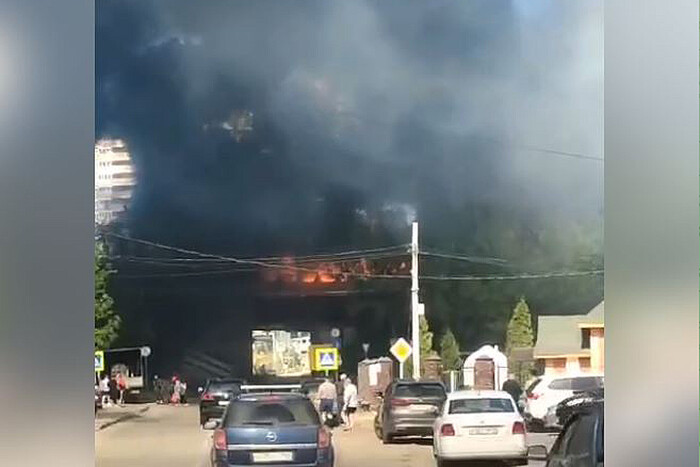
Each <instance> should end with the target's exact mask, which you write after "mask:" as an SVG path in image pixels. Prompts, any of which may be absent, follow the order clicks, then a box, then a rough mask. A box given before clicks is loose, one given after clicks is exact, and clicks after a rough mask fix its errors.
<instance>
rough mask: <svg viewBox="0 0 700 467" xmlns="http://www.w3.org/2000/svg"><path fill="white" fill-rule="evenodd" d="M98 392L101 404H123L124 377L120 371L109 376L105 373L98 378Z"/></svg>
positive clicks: (125, 385)
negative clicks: (100, 396)
mask: <svg viewBox="0 0 700 467" xmlns="http://www.w3.org/2000/svg"><path fill="white" fill-rule="evenodd" d="M99 387H100V394H101V395H102V406H103V407H109V406H111V405H114V404H117V405H124V394H125V393H126V388H127V382H126V377H125V376H124V375H123V374H121V373H115V374H113V375H112V377H111V378H110V376H109V375H108V374H105V375H104V376H103V377H102V379H101V380H100V384H99Z"/></svg>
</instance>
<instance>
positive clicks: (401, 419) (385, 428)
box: [374, 380, 447, 443]
mask: <svg viewBox="0 0 700 467" xmlns="http://www.w3.org/2000/svg"><path fill="white" fill-rule="evenodd" d="M446 399H447V390H446V388H445V386H444V385H443V384H442V383H440V382H436V381H411V380H408V381H404V380H399V381H394V382H393V383H391V384H390V385H389V386H388V387H387V389H386V391H385V393H384V394H382V404H381V406H380V407H379V410H378V411H377V416H376V417H375V420H374V429H375V432H376V434H377V436H378V437H380V438H381V440H382V442H384V443H390V442H391V441H392V440H393V439H394V438H395V437H397V436H432V434H433V423H434V422H435V419H436V418H437V417H438V415H439V414H440V409H441V408H442V405H443V404H444V402H445V400H446Z"/></svg>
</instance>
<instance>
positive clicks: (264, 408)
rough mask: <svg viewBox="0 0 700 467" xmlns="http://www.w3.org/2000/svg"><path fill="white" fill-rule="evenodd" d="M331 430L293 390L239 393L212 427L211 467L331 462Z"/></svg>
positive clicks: (320, 466)
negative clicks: (219, 420)
mask: <svg viewBox="0 0 700 467" xmlns="http://www.w3.org/2000/svg"><path fill="white" fill-rule="evenodd" d="M333 461H334V452H333V443H332V439H331V432H330V430H329V429H328V428H326V427H325V426H323V424H322V423H321V420H320V417H319V415H318V412H317V411H316V409H315V408H314V406H313V404H312V403H311V401H310V400H309V399H308V398H306V397H304V396H303V395H301V394H296V393H268V394H241V395H239V396H238V397H236V398H235V399H233V400H232V401H231V402H230V403H229V405H228V407H227V408H226V411H225V413H224V416H223V418H222V420H221V423H220V424H219V426H218V428H216V430H214V443H213V450H212V463H213V465H214V466H215V467H234V466H251V465H265V466H267V467H273V466H274V467H282V466H285V467H286V466H290V467H291V466H294V467H332V466H333Z"/></svg>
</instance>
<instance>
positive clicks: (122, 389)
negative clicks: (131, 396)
mask: <svg viewBox="0 0 700 467" xmlns="http://www.w3.org/2000/svg"><path fill="white" fill-rule="evenodd" d="M117 389H118V390H119V405H124V394H125V393H126V376H124V375H123V374H122V373H117Z"/></svg>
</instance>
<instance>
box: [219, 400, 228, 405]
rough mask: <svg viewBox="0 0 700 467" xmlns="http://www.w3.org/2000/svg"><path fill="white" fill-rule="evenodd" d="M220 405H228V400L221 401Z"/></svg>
mask: <svg viewBox="0 0 700 467" xmlns="http://www.w3.org/2000/svg"><path fill="white" fill-rule="evenodd" d="M219 405H228V401H219Z"/></svg>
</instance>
